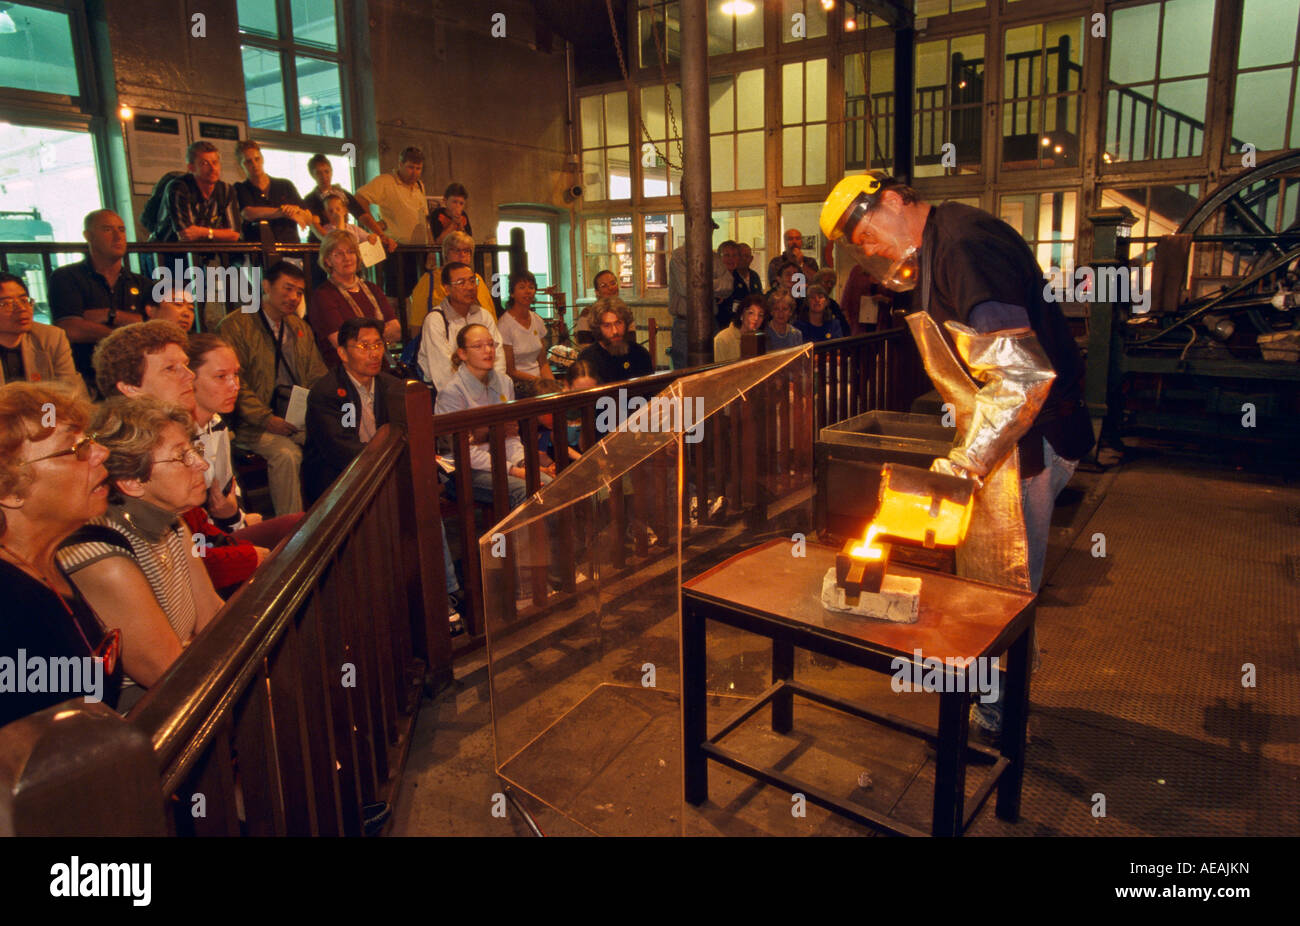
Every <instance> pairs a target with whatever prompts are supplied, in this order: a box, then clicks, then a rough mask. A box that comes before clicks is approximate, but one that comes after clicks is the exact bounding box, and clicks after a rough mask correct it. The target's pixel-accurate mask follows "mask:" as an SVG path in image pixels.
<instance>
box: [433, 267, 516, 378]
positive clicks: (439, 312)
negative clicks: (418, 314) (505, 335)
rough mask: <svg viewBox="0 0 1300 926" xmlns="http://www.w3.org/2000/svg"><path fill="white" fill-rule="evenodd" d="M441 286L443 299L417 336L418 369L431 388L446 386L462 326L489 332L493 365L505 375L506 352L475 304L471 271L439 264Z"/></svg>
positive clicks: (474, 279) (474, 276)
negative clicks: (418, 349)
mask: <svg viewBox="0 0 1300 926" xmlns="http://www.w3.org/2000/svg"><path fill="white" fill-rule="evenodd" d="M441 278H442V285H443V286H444V287H446V290H447V297H446V298H445V299H443V301H442V302H441V303H440V304H439V305H437V306H436V307H434V309H433V311H431V312H429V314H428V315H426V316H425V318H424V325H423V327H422V329H421V334H420V370H421V371H422V372H423V373H424V375H425V377H426V378H427V379H428V381H429V382H431V383H433V387H434V388H435V389H441V388H442V387H443V386H445V385H447V382H448V380H450V379H451V377H452V374H453V373H454V372H455V371H454V370H453V369H452V365H451V355H452V354H453V353H454V352H455V349H456V333H457V332H458V331H460V329H462V328H464V327H465V326H466V325H482V326H483V327H484V328H486V329H487V330H488V331H490V332H492V340H493V341H495V342H496V345H497V353H496V359H495V361H494V366H495V367H496V370H497V372H498V373H500V374H501V376H502V377H505V375H506V352H505V349H504V348H503V347H502V345H501V332H499V331H498V330H497V325H496V322H495V321H493V320H492V316H491V314H489V313H488V311H487V310H486V309H484V308H483V307H482V306H481V305H479V304H478V301H477V290H478V278H477V274H475V273H474V269H473V268H472V267H470V266H468V265H467V264H463V263H461V262H460V261H456V260H453V261H451V262H450V263H446V264H443V265H442V272H441Z"/></svg>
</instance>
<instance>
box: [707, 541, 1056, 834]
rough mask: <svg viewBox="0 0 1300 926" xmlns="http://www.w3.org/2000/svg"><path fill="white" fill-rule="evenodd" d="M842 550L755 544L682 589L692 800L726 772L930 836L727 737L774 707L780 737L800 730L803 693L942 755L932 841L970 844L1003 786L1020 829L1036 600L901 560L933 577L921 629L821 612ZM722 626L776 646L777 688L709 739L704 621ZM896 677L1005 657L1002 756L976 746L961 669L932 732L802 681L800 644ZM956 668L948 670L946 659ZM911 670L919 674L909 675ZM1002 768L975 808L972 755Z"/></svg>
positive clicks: (1007, 816)
mask: <svg viewBox="0 0 1300 926" xmlns="http://www.w3.org/2000/svg"><path fill="white" fill-rule="evenodd" d="M835 552H836V548H834V547H830V546H824V545H821V544H812V543H810V544H808V545H807V548H806V555H805V556H803V557H796V556H793V555H792V548H791V543H790V542H789V541H787V540H773V541H769V542H768V543H765V544H762V545H761V546H757V547H754V548H753V549H750V550H747V551H745V552H744V553H740V554H737V555H736V556H733V557H732V558H731V559H729V560H727V561H726V562H724V563H721V564H720V565H718V566H715V567H714V568H713V569H710V570H709V571H708V572H705V573H702V574H700V575H698V576H696V577H695V578H693V579H690V580H689V581H687V582H684V583H683V584H682V713H683V731H682V732H683V736H682V741H683V744H684V763H683V764H684V774H685V797H686V800H687V801H688V802H689V803H691V804H696V805H698V804H701V803H703V802H704V801H706V800H707V799H708V790H709V780H708V762H709V760H713V761H715V762H720V763H722V764H723V765H726V766H729V767H730V768H733V769H736V770H737V771H740V772H744V773H745V774H748V775H752V776H753V777H755V778H757V779H759V780H760V781H763V782H765V783H766V784H770V785H773V786H775V787H778V788H781V789H783V790H785V791H788V792H790V793H791V794H794V793H802V794H803V795H804V796H805V797H806V798H807V800H809V801H811V802H812V803H814V804H817V805H819V806H821V807H824V808H826V809H827V810H830V811H831V812H833V813H838V814H841V815H843V816H845V817H848V818H850V819H853V820H856V821H858V822H859V823H862V824H865V825H867V826H870V827H873V828H875V829H879V830H882V831H884V832H887V833H891V834H894V835H908V836H923V835H925V833H924V832H923V831H921V830H918V829H916V828H915V827H911V826H908V825H906V824H904V823H902V822H899V821H895V820H893V819H892V818H890V817H888V816H886V815H884V814H880V813H876V812H875V811H872V810H871V809H869V808H865V807H861V806H857V805H853V804H848V803H846V802H844V801H842V800H840V799H838V798H836V797H834V796H832V795H831V794H829V793H828V792H826V791H825V790H823V789H819V788H817V787H816V786H814V785H811V784H809V783H806V782H802V781H799V780H797V779H795V778H793V777H792V776H790V775H787V774H785V773H784V772H781V771H778V770H776V769H771V768H759V767H757V766H755V765H752V764H750V763H749V762H747V761H745V759H744V758H742V757H741V756H740V755H739V754H738V753H736V752H735V751H733V750H731V749H728V748H726V747H724V746H722V745H721V740H722V739H723V738H724V737H725V736H727V734H729V733H731V732H732V731H733V730H735V729H736V728H737V727H739V726H740V725H741V724H742V723H743V722H744V721H745V720H747V719H748V718H749V717H751V716H753V715H754V714H756V713H757V712H758V711H760V710H761V709H762V708H763V707H764V706H765V705H766V704H768V703H770V704H771V705H772V729H773V730H774V731H775V732H777V733H789V732H790V731H791V730H792V728H793V724H794V696H795V695H799V696H800V697H803V698H807V699H808V700H810V701H815V702H817V703H820V704H825V705H827V706H829V707H833V708H836V709H837V710H841V711H844V712H846V713H849V714H852V715H854V716H857V717H861V718H863V719H866V720H871V721H874V722H876V723H879V724H882V725H884V726H887V727H890V728H892V729H895V730H898V731H900V732H903V733H907V734H910V735H912V736H917V737H920V738H922V739H925V740H928V741H929V742H931V743H932V744H933V745H934V746H935V750H936V753H937V756H936V760H935V762H936V765H935V791H934V816H933V821H932V828H931V834H932V835H935V836H959V835H961V834H962V833H963V832H964V831H965V829H966V827H967V826H969V825H970V822H971V820H972V819H973V818H974V816H975V814H976V813H978V812H979V809H980V807H981V806H983V803H984V801H985V800H987V798H988V796H989V794H990V792H991V791H992V789H993V787H994V786H995V785H996V786H997V789H998V796H997V806H996V810H997V815H998V817H1000V818H1001V819H1004V820H1010V821H1012V822H1014V821H1015V820H1017V819H1018V818H1019V816H1020V785H1021V780H1022V778H1023V777H1024V756H1025V720H1026V715H1027V713H1028V708H1029V639H1030V629H1031V628H1032V627H1033V620H1034V612H1033V608H1032V604H1033V601H1034V596H1033V595H1031V594H1030V593H1028V592H1018V591H1015V590H1012V589H1007V588H1002V587H999V586H995V585H988V584H986V583H983V582H975V581H972V580H969V579H962V578H958V577H956V576H952V575H945V574H942V573H937V572H929V571H927V570H923V569H917V568H913V567H909V566H905V565H901V564H897V565H891V567H890V571H891V572H895V573H898V574H900V575H911V576H919V577H921V578H922V589H921V601H920V617H919V619H918V621H917V622H916V623H915V624H894V623H889V622H887V621H880V620H871V619H869V618H863V617H854V616H852V615H847V614H835V613H832V612H830V611H827V610H826V609H825V608H823V607H822V605H821V585H822V577H823V576H824V575H825V573H826V570H827V569H829V568H831V567H832V566H834V565H835ZM710 620H713V621H718V622H720V623H723V624H728V625H730V626H732V627H736V628H739V629H741V630H745V631H748V632H750V633H755V634H759V635H761V636H764V637H767V638H768V639H770V640H771V641H772V685H771V687H769V688H768V689H767V690H766V691H764V692H763V693H762V695H761V696H760V697H759V698H758V700H757V701H756V702H755V703H754V704H751V705H748V706H746V707H745V709H744V710H742V711H740V712H739V713H738V714H736V715H735V716H734V717H732V718H731V719H730V720H728V721H727V722H726V723H725V724H723V726H722V728H721V729H720V730H719V731H718V732H717V733H716V734H714V735H713V736H708V730H707V721H708V704H707V697H708V695H707V691H706V690H705V664H706V659H705V655H706V652H705V647H706V643H705V624H706V622H707V621H710ZM796 646H797V647H799V648H801V649H806V650H809V651H811V652H815V653H821V654H823V655H825V656H829V657H831V658H833V659H838V660H841V661H843V662H847V663H849V664H851V665H855V666H860V667H862V668H865V669H870V670H872V671H876V672H881V673H884V674H885V675H893V674H894V671H895V669H894V666H896V665H897V663H896V662H895V660H896V659H897V658H898V657H902V658H903V659H905V660H907V662H908V664H909V665H911V664H913V663H915V662H917V657H916V655H915V651H916V650H918V649H919V650H920V651H921V657H920V658H921V660H924V659H926V658H928V657H936V658H938V659H940V660H946V659H949V658H952V659H958V658H961V659H964V658H966V657H997V656H1000V655H1002V654H1003V653H1006V654H1007V668H1006V671H1005V673H1004V674H1003V677H1002V679H1001V688H1002V690H1003V692H1004V701H1003V705H1004V706H1003V733H1002V737H1001V742H1000V744H999V748H998V749H996V750H995V749H992V748H990V747H986V746H982V745H979V744H976V743H967V733H968V727H969V717H968V714H969V705H970V702H971V694H970V693H969V692H966V691H961V692H958V691H953V690H952V684H951V677H952V674H953V672H955V670H954V669H951V668H948V669H945V679H947V680H949V682H950V684H945V685H944V686H943V687H944V689H945V690H944V692H943V693H941V694H940V695H939V727H938V731H937V732H936V731H935V730H933V729H932V728H930V727H928V726H923V725H921V724H917V723H914V722H912V721H910V720H907V719H905V718H901V717H895V716H893V715H890V714H881V713H877V712H874V711H871V710H868V709H867V708H866V707H865V706H863V705H861V704H857V703H854V702H850V701H846V700H843V699H839V698H834V697H831V696H830V695H827V694H825V693H823V692H819V691H817V690H815V689H813V688H810V687H808V686H807V685H804V684H801V683H800V682H797V681H796V680H795V679H794V649H795V647H796ZM945 665H946V663H945ZM909 671H910V670H909ZM971 758H973V759H975V760H977V761H982V762H991V763H992V767H991V769H990V770H989V772H988V773H987V775H986V778H985V780H984V781H983V782H982V783H981V785H980V787H979V789H978V790H977V791H976V792H975V794H974V796H973V798H972V800H971V802H970V803H971V808H970V811H969V813H967V812H965V811H964V806H965V803H966V801H965V792H966V765H967V761H968V759H971Z"/></svg>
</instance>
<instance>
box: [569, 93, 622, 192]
mask: <svg viewBox="0 0 1300 926" xmlns="http://www.w3.org/2000/svg"><path fill="white" fill-rule="evenodd" d="M579 107H580V110H581V118H582V181H583V196H584V198H585V199H587V200H588V201H589V202H600V201H601V200H606V199H629V198H631V196H632V171H631V164H630V163H629V160H628V157H629V156H628V130H627V91H626V90H620V91H618V92H617V93H598V94H595V95H593V96H585V97H583V98H582V100H581V101H580V103H579Z"/></svg>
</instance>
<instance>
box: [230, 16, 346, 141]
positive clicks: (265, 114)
mask: <svg viewBox="0 0 1300 926" xmlns="http://www.w3.org/2000/svg"><path fill="white" fill-rule="evenodd" d="M238 9H239V31H240V52H241V55H242V57H243V66H244V93H245V96H246V98H247V101H248V123H249V126H250V128H252V129H261V130H263V131H268V132H286V133H290V134H294V135H312V136H319V137H326V138H343V137H345V136H346V135H347V125H346V121H345V110H344V106H343V91H342V88H343V60H342V53H341V51H340V48H339V40H338V23H337V20H336V11H335V6H334V0H274V2H267V0H239V2H238Z"/></svg>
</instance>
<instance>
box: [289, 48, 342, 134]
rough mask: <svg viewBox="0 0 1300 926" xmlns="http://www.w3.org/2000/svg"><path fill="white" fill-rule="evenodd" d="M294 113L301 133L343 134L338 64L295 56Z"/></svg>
mask: <svg viewBox="0 0 1300 926" xmlns="http://www.w3.org/2000/svg"><path fill="white" fill-rule="evenodd" d="M297 63H298V113H299V118H300V121H301V128H300V129H299V131H301V132H302V133H303V134H304V135H330V136H333V137H334V138H342V137H343V94H342V92H341V91H340V89H339V66H338V65H337V64H335V63H334V62H333V61H322V60H321V59H319V58H303V57H301V56H299V58H298V61H297Z"/></svg>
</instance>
